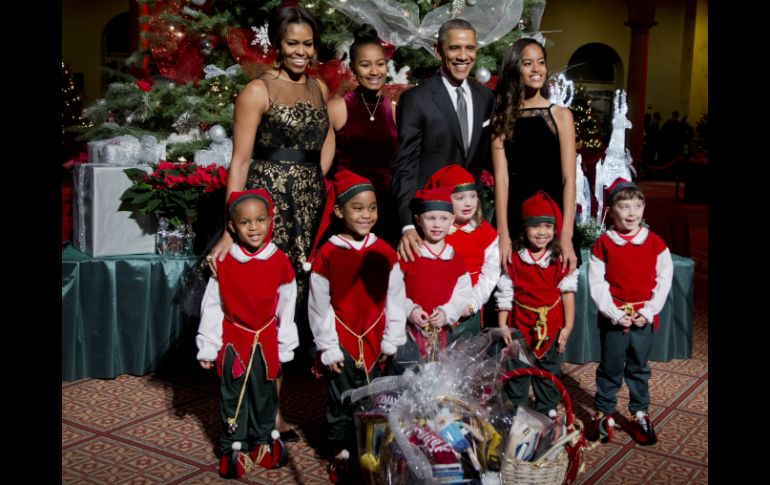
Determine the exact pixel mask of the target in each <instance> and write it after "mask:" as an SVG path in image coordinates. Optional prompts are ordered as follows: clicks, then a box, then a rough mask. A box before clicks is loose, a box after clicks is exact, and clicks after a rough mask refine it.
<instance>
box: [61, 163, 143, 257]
mask: <svg viewBox="0 0 770 485" xmlns="http://www.w3.org/2000/svg"><path fill="white" fill-rule="evenodd" d="M125 168H126V167H125V166H123V165H117V164H109V163H83V164H81V165H77V166H75V171H74V186H75V197H74V203H73V209H74V217H73V242H74V245H75V247H77V248H78V249H80V250H81V251H82V252H84V253H86V254H88V255H89V256H92V257H97V256H120V255H124V254H146V253H154V252H155V232H156V229H157V223H156V222H155V217H154V216H149V215H147V216H145V215H142V214H140V213H139V212H138V211H133V212H132V211H127V210H119V209H120V206H121V204H122V201H121V200H120V196H121V195H123V192H124V191H125V190H126V189H127V188H129V187H130V186H131V185H132V182H131V180H130V179H129V178H128V176H127V175H126V174H125V173H124V172H123V170H124V169H125ZM148 170H149V168H148Z"/></svg>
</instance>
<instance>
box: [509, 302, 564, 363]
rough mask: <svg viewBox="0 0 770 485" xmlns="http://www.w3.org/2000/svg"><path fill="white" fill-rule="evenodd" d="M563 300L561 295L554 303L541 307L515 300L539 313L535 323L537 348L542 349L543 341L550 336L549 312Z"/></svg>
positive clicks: (525, 307)
mask: <svg viewBox="0 0 770 485" xmlns="http://www.w3.org/2000/svg"><path fill="white" fill-rule="evenodd" d="M560 301H561V296H559V298H557V299H556V301H555V302H553V305H551V306H539V307H531V306H527V305H524V304H523V303H520V302H519V301H518V300H513V302H514V303H515V304H516V305H517V306H519V307H521V308H523V309H525V310H529V311H531V312H535V313H537V322H536V323H535V331H536V332H537V343H536V344H535V350H538V349H540V346H541V345H543V342H545V340H546V339H547V338H548V312H550V311H551V310H552V309H553V308H554V307H556V305H558V304H559V302H560Z"/></svg>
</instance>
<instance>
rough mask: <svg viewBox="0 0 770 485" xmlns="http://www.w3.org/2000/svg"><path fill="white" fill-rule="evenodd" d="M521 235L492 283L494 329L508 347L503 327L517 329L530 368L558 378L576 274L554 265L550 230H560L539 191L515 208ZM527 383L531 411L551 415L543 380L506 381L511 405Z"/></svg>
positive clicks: (555, 243)
mask: <svg viewBox="0 0 770 485" xmlns="http://www.w3.org/2000/svg"><path fill="white" fill-rule="evenodd" d="M521 217H522V226H523V230H522V232H521V234H520V235H519V238H518V239H517V240H516V241H514V244H513V249H514V254H513V256H512V258H511V260H512V262H511V263H508V264H506V268H505V272H504V273H503V275H502V276H501V277H500V281H499V282H498V284H497V288H498V292H497V295H496V301H497V308H498V325H499V326H500V328H502V329H503V340H504V341H505V343H506V345H510V344H511V342H512V340H511V333H510V329H509V327H513V328H516V329H518V330H519V332H521V334H522V335H523V337H524V340H525V342H526V344H527V347H528V348H529V350H531V351H532V354H533V355H534V358H535V362H532V364H533V366H534V367H537V368H539V369H544V370H547V371H548V372H550V373H551V374H553V375H555V376H556V377H559V376H560V375H561V355H560V354H561V353H563V352H564V349H565V347H566V345H567V340H568V339H569V335H570V333H571V332H572V326H573V324H574V321H575V295H574V293H575V291H577V279H578V273H577V270H575V271H574V272H573V273H571V274H567V273H565V272H564V270H562V265H561V263H560V262H559V254H560V248H559V239H558V237H557V236H558V234H557V232H556V228H559V227H561V226H562V214H561V210H560V209H559V206H558V205H557V204H556V203H555V202H554V201H553V199H551V197H549V196H548V194H546V193H545V192H544V191H542V190H540V191H538V192H537V193H536V194H535V195H533V196H532V197H530V198H529V199H527V200H525V201H524V203H523V204H522V207H521ZM506 366H507V368H508V370H511V369H514V368H518V367H523V363H521V361H519V360H516V359H512V360H508V361H506ZM530 381H531V383H532V387H533V388H534V392H535V410H536V411H539V412H541V413H543V414H547V415H549V416H550V417H555V416H556V405H557V404H558V403H559V391H558V390H557V389H556V386H554V384H553V383H552V382H550V381H547V380H545V379H539V378H535V379H531V378H527V377H522V378H518V379H511V380H509V381H507V382H506V387H505V390H506V393H507V395H508V397H509V398H510V399H511V402H512V403H513V404H514V405H515V406H519V405H523V404H526V402H527V401H528V398H529V385H530Z"/></svg>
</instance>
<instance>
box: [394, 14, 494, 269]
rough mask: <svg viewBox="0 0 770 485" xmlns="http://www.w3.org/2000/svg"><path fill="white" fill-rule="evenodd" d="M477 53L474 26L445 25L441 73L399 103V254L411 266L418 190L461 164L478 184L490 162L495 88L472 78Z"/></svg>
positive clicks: (439, 52)
mask: <svg viewBox="0 0 770 485" xmlns="http://www.w3.org/2000/svg"><path fill="white" fill-rule="evenodd" d="M476 48H477V43H476V31H475V30H474V28H473V26H472V25H471V24H470V23H469V22H468V21H466V20H463V19H452V20H449V21H447V22H446V23H444V25H442V26H441V28H440V29H439V31H438V39H437V43H436V45H435V46H434V50H435V51H436V54H437V55H438V56H439V57H440V58H441V69H440V70H439V72H438V73H436V74H435V75H434V76H432V77H430V78H428V79H427V80H426V81H424V82H422V83H421V84H420V85H419V86H417V87H415V88H412V89H410V90H408V91H405V92H404V93H403V94H402V95H401V99H400V101H399V106H398V110H397V120H396V121H397V125H398V150H397V151H396V156H395V158H394V160H393V164H392V171H393V197H394V199H395V201H396V204H397V210H398V219H399V223H400V224H401V227H402V236H401V242H400V243H399V245H398V252H399V254H400V255H401V257H402V258H404V259H408V260H410V261H413V260H414V256H413V253H415V252H416V253H419V247H420V244H421V242H422V241H421V239H420V236H419V235H418V234H417V231H416V230H415V228H414V220H413V218H412V211H411V209H410V203H411V201H412V198H413V197H414V193H415V191H416V190H417V189H418V188H422V187H423V186H424V185H425V182H427V180H428V178H429V177H430V176H431V175H433V173H434V172H435V171H436V170H438V169H440V168H441V167H443V166H445V165H449V164H452V163H458V164H460V165H462V166H463V167H465V168H466V169H467V170H468V171H469V172H471V173H472V174H473V175H474V177H476V180H477V181H478V179H479V177H480V175H481V169H482V168H483V167H485V166H487V165H488V163H489V157H490V136H491V133H492V123H491V121H492V113H493V112H494V109H495V96H494V93H493V91H492V90H491V89H489V88H487V87H486V86H482V85H481V84H479V83H477V82H476V81H474V80H471V79H468V75H469V74H470V72H471V70H472V69H473V64H474V63H475V62H476ZM458 88H461V89H462V91H458ZM461 122H464V123H461Z"/></svg>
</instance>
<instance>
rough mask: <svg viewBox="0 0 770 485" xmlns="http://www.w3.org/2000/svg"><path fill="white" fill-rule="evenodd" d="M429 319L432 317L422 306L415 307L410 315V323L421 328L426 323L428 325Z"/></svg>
mask: <svg viewBox="0 0 770 485" xmlns="http://www.w3.org/2000/svg"><path fill="white" fill-rule="evenodd" d="M429 318H430V315H428V312H426V311H425V310H423V309H422V307H421V306H420V305H417V306H416V307H414V310H412V313H410V314H409V321H410V322H412V323H413V324H415V325H417V326H418V327H421V328H422V327H424V326H425V324H426V323H428V319H429Z"/></svg>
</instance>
